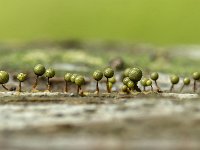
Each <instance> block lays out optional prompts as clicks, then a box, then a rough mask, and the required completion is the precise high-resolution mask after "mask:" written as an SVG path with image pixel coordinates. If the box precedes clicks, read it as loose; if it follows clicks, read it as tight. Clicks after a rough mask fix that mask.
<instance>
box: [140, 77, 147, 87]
mask: <svg viewBox="0 0 200 150" xmlns="http://www.w3.org/2000/svg"><path fill="white" fill-rule="evenodd" d="M147 81H148V79H147V78H143V79H142V80H140V83H141V85H142V86H147V84H146V82H147Z"/></svg>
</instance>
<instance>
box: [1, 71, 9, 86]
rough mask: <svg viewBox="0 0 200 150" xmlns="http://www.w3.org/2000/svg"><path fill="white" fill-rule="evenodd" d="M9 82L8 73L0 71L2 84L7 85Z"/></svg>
mask: <svg viewBox="0 0 200 150" xmlns="http://www.w3.org/2000/svg"><path fill="white" fill-rule="evenodd" d="M8 81H9V74H8V73H7V72H6V71H0V84H6V83H7V82H8Z"/></svg>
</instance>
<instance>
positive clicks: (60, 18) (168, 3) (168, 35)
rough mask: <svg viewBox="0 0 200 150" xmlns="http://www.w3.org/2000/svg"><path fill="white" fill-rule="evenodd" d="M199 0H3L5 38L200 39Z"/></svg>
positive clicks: (1, 37)
mask: <svg viewBox="0 0 200 150" xmlns="http://www.w3.org/2000/svg"><path fill="white" fill-rule="evenodd" d="M199 10H200V1H199V0H2V1H0V41H6V40H17V41H22V42H24V41H31V40H38V39H39V40H41V39H50V40H61V39H81V40H90V39H103V40H124V41H126V40H127V41H134V42H145V43H146V42H148V43H149V42H150V43H151V42H152V43H155V44H180V43H183V44H193V43H200V19H199V17H200V11H199Z"/></svg>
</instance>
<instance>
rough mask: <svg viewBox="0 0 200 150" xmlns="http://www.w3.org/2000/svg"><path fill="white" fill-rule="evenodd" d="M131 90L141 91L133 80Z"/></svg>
mask: <svg viewBox="0 0 200 150" xmlns="http://www.w3.org/2000/svg"><path fill="white" fill-rule="evenodd" d="M133 90H136V91H137V92H142V91H141V89H140V88H139V87H138V86H137V82H134V87H133Z"/></svg>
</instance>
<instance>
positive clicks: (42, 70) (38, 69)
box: [33, 64, 46, 76]
mask: <svg viewBox="0 0 200 150" xmlns="http://www.w3.org/2000/svg"><path fill="white" fill-rule="evenodd" d="M33 71H34V73H35V74H36V75H37V76H42V75H43V74H44V73H45V71H46V69H45V67H44V66H43V65H41V64H38V65H36V66H35V67H34V69H33Z"/></svg>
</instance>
